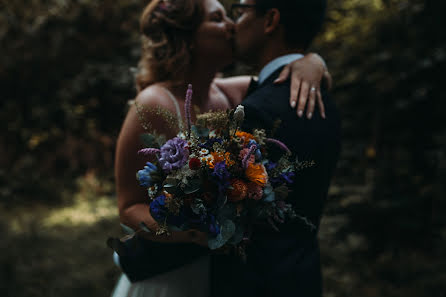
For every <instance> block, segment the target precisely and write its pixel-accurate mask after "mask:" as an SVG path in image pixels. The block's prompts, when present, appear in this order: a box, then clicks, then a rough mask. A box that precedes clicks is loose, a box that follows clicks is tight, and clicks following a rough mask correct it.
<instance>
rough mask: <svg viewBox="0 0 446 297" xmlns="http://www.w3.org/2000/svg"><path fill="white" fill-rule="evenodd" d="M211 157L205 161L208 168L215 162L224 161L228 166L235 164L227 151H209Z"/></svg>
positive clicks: (212, 167)
mask: <svg viewBox="0 0 446 297" xmlns="http://www.w3.org/2000/svg"><path fill="white" fill-rule="evenodd" d="M211 155H212V157H213V158H210V159H209V160H208V161H207V164H208V166H209V168H211V169H214V166H215V164H217V163H220V162H223V161H226V166H227V167H230V166H232V165H234V164H235V162H234V161H233V160H232V159H231V154H230V153H229V152H226V153H217V152H212V153H211Z"/></svg>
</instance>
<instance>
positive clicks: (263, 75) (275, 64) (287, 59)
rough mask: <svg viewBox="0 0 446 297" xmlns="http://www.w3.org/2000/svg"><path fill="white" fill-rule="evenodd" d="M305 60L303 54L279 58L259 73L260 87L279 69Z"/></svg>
mask: <svg viewBox="0 0 446 297" xmlns="http://www.w3.org/2000/svg"><path fill="white" fill-rule="evenodd" d="M300 58H303V55H302V54H289V55H284V56H281V57H278V58H275V59H274V60H272V61H271V62H269V63H268V64H266V66H265V67H263V69H262V70H261V71H260V73H259V80H258V82H259V85H260V84H262V83H263V82H264V81H265V80H266V79H267V78H268V77H269V76H270V75H271V74H273V72H274V71H276V70H277V69H279V68H280V67H282V66H285V65H288V64H290V63H291V62H293V61H294V60H297V59H300Z"/></svg>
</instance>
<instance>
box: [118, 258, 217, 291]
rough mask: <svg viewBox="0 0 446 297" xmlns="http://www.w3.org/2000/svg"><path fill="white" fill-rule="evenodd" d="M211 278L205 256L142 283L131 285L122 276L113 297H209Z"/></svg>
mask: <svg viewBox="0 0 446 297" xmlns="http://www.w3.org/2000/svg"><path fill="white" fill-rule="evenodd" d="M116 256H117V255H116ZM115 262H116V261H115ZM209 277H210V274H209V256H203V257H201V258H199V259H197V260H195V261H194V262H193V263H191V264H188V265H185V266H182V267H180V268H178V269H175V270H172V271H169V272H166V273H163V274H159V275H157V276H155V277H152V278H150V279H147V280H143V281H140V282H135V283H131V282H130V280H129V279H128V278H127V276H125V274H122V275H121V277H120V278H119V280H118V283H117V284H116V286H115V289H114V290H113V293H112V295H111V297H209V296H210V279H209Z"/></svg>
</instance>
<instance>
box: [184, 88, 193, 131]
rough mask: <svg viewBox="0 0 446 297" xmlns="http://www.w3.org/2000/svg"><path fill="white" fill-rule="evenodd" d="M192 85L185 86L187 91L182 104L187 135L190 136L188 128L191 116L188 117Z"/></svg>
mask: <svg viewBox="0 0 446 297" xmlns="http://www.w3.org/2000/svg"><path fill="white" fill-rule="evenodd" d="M192 93H193V91H192V85H191V84H189V85H188V86H187V91H186V101H185V103H184V113H185V115H186V121H187V135H188V136H189V135H190V128H191V115H190V111H191V105H192V103H191V102H192Z"/></svg>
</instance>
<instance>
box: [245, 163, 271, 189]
mask: <svg viewBox="0 0 446 297" xmlns="http://www.w3.org/2000/svg"><path fill="white" fill-rule="evenodd" d="M245 174H246V177H247V178H248V179H249V180H250V181H252V182H253V183H256V184H258V185H259V186H262V187H263V186H265V184H266V182H267V181H268V173H267V172H266V169H265V166H263V165H262V164H253V163H251V164H249V165H248V168H246V171H245Z"/></svg>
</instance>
